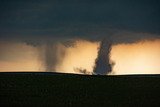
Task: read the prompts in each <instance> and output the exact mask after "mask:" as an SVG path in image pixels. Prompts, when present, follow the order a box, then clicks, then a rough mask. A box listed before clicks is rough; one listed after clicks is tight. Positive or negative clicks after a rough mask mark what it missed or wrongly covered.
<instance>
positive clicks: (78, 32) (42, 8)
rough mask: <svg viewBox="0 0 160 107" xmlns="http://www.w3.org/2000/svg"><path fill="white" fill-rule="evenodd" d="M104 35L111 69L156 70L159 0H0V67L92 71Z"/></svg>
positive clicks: (146, 71) (127, 71) (159, 19)
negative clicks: (107, 40)
mask: <svg viewBox="0 0 160 107" xmlns="http://www.w3.org/2000/svg"><path fill="white" fill-rule="evenodd" d="M104 38H107V39H109V40H111V41H112V50H111V55H110V56H111V58H110V60H112V61H113V62H114V63H115V64H114V66H113V72H111V74H130V73H131V74H133V73H138V74H139V73H160V68H159V67H158V66H159V65H158V63H159V62H158V61H157V59H158V58H159V55H158V53H159V49H158V48H157V47H158V46H159V44H160V41H159V38H160V1H159V0H67V1H66V0H61V1H60V0H0V71H45V70H46V71H49V70H52V71H56V72H67V73H68V72H69V73H70V72H71V73H79V72H77V70H76V69H77V68H78V69H86V70H87V72H89V73H90V72H92V71H93V68H94V63H95V59H96V58H97V53H98V47H99V45H100V41H101V40H102V39H104ZM149 47H155V48H154V49H150V48H149ZM122 50H123V51H122ZM138 50H143V51H142V52H141V51H138ZM133 53H135V54H134V55H133ZM146 53H148V54H146ZM147 55H148V56H147ZM122 56H123V57H122ZM152 56H156V57H152ZM80 58H81V59H80ZM133 59H135V61H134V63H133ZM144 60H146V61H147V62H149V63H147V64H146V63H144V62H145V61H144ZM151 62H152V63H151ZM139 66H141V67H139ZM142 66H143V67H142ZM146 66H147V67H148V66H151V67H150V68H147V67H146ZM134 68H135V69H134ZM153 68H154V69H153ZM146 69H147V70H146ZM155 69H156V70H155Z"/></svg>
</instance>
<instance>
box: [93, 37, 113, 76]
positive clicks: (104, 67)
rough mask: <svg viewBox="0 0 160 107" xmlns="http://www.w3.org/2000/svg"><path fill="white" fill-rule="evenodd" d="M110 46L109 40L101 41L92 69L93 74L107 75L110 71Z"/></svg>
mask: <svg viewBox="0 0 160 107" xmlns="http://www.w3.org/2000/svg"><path fill="white" fill-rule="evenodd" d="M111 46H112V44H111V41H110V40H107V39H103V40H102V41H101V43H100V47H99V50H98V56H97V58H96V60H95V66H94V69H93V73H94V74H96V75H107V74H109V73H110V72H111V71H112V65H111V63H110V52H111Z"/></svg>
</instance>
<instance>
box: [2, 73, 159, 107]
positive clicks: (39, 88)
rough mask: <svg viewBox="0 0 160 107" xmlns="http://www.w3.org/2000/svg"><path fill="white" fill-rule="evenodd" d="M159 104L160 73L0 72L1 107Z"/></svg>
mask: <svg viewBox="0 0 160 107" xmlns="http://www.w3.org/2000/svg"><path fill="white" fill-rule="evenodd" d="M143 105H147V106H151V107H155V106H159V107H160V75H132V76H131V75H130V76H129V75H128V76H127V75H126V76H85V75H73V74H56V73H0V107H5V106H28V107H29V106H37V107H40V106H52V107H54V106H74V107H77V106H80V107H83V106H86V107H90V106H96V107H101V106H105V107H111V106H113V107H119V106H127V107H131V106H132V107H137V106H143Z"/></svg>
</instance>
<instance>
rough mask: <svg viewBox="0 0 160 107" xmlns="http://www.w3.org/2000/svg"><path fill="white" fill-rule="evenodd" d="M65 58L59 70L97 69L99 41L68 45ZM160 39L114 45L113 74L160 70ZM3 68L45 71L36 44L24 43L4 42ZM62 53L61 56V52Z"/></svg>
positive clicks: (112, 51) (71, 71)
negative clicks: (95, 65) (95, 64)
mask: <svg viewBox="0 0 160 107" xmlns="http://www.w3.org/2000/svg"><path fill="white" fill-rule="evenodd" d="M58 47H59V48H60V50H64V51H65V55H64V57H63V58H59V59H60V60H61V61H59V63H58V64H57V67H56V72H65V73H79V72H76V71H75V69H76V68H82V69H86V70H87V71H89V72H92V71H93V67H94V63H95V59H96V57H97V52H98V47H99V42H90V41H86V40H77V41H76V43H75V46H73V47H65V46H63V45H62V44H58ZM159 47H160V40H150V41H147V40H145V41H140V42H136V43H130V44H117V45H113V46H112V50H111V58H110V59H111V61H114V62H115V65H114V66H113V71H112V73H111V74H115V75H119V74H160V48H159ZM0 49H1V50H3V51H1V52H0V54H1V56H3V57H1V59H0V71H1V72H2V71H3V72H4V71H44V67H43V65H42V64H41V62H42V61H41V60H42V59H39V58H38V49H37V48H36V47H33V46H30V45H26V44H23V43H12V44H8V43H5V42H4V43H2V42H1V44H0ZM58 57H61V56H58Z"/></svg>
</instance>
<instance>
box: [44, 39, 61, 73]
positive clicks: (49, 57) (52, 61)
mask: <svg viewBox="0 0 160 107" xmlns="http://www.w3.org/2000/svg"><path fill="white" fill-rule="evenodd" d="M44 50H45V52H44V66H45V71H47V72H52V71H55V70H56V64H57V60H58V59H57V47H56V45H54V44H53V43H50V42H48V43H46V44H45V47H44Z"/></svg>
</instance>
